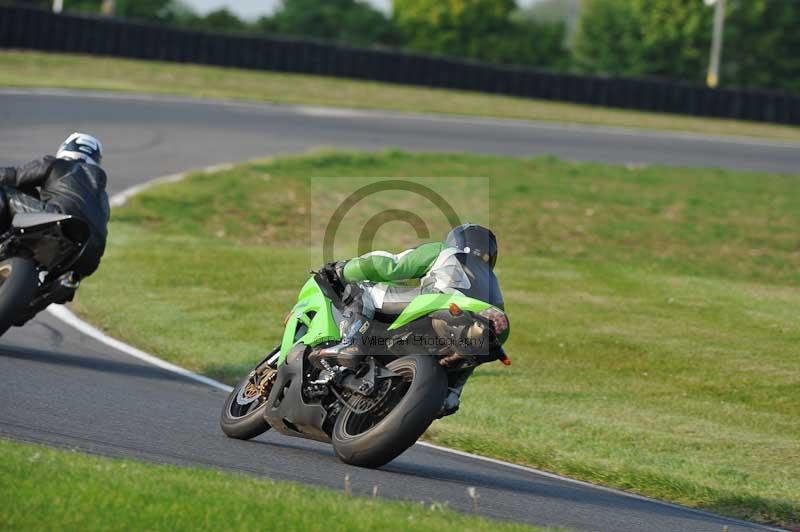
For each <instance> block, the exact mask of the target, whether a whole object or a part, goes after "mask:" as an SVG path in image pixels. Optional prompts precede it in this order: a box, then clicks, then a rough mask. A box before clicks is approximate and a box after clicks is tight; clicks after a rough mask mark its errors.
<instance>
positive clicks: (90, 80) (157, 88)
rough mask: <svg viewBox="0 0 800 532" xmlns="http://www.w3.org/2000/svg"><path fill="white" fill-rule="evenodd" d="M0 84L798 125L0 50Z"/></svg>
mask: <svg viewBox="0 0 800 532" xmlns="http://www.w3.org/2000/svg"><path fill="white" fill-rule="evenodd" d="M0 71H1V72H2V73H3V75H2V78H0V86H4V87H26V88H27V87H44V88H67V89H95V90H112V91H129V92H147V93H158V94H176V95H186V96H197V97H203V98H226V99H227V98H229V99H237V100H255V101H266V102H274V103H281V104H313V105H322V106H334V107H350V108H358V109H389V110H395V111H411V112H428V113H447V114H457V115H476V116H484V117H498V118H515V119H526V120H544V121H556V122H573V123H579V124H591V125H605V126H624V127H637V128H653V129H672V130H679V131H690V132H696V133H709V134H719V135H745V136H755V137H764V138H774V139H788V140H800V128H798V127H790V126H778V125H771V124H763V123H757V122H744V121H736V120H719V119H711V118H695V117H685V116H677V115H666V114H659V113H646V112H638V111H626V110H620V109H611V108H604V107H592V106H586V105H577V104H569V103H559V102H552V101H544V100H529V99H522V98H512V97H507V96H493V95H486V94H479V93H471V92H463V91H448V90H440V89H428V88H417V87H407V86H403V85H391V84H386V83H372V82H366V81H355V80H347V79H337V78H330V77H320V76H305V75H297V74H281V73H274V72H259V71H248V70H236V69H226V68H216V67H206V66H195V65H182V64H176V63H158V62H149V61H135V60H125V59H110V58H101V57H88V56H78V55H67V54H63V55H62V54H58V55H54V54H43V53H36V52H18V51H0Z"/></svg>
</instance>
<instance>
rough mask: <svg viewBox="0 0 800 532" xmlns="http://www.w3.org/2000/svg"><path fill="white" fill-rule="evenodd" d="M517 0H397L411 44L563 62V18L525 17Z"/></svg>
mask: <svg viewBox="0 0 800 532" xmlns="http://www.w3.org/2000/svg"><path fill="white" fill-rule="evenodd" d="M516 10H517V5H516V2H515V1H514V0H394V9H393V14H392V16H393V19H394V21H395V23H396V24H397V26H398V28H399V30H400V31H401V32H402V33H403V36H404V37H405V39H406V42H407V44H408V46H409V47H410V48H412V49H416V50H420V51H423V52H432V53H437V54H444V55H450V56H463V57H471V58H474V59H481V60H484V61H491V62H497V63H509V64H522V65H533V66H547V67H552V66H562V65H563V64H564V63H565V59H566V52H565V50H564V46H563V44H564V36H565V29H564V24H563V22H557V23H546V22H538V21H527V20H520V19H519V18H518V17H516V16H515V14H516Z"/></svg>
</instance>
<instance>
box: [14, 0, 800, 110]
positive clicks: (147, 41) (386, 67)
mask: <svg viewBox="0 0 800 532" xmlns="http://www.w3.org/2000/svg"><path fill="white" fill-rule="evenodd" d="M0 48H22V49H33V50H46V51H53V52H75V53H84V54H97V55H109V56H118V57H130V58H136V59H153V60H161V61H176V62H186V63H199V64H207V65H219V66H226V67H238V68H247V69H259V70H274V71H281V72H299V73H306V74H319V75H324V76H341V77H349V78H359V79H368V80H374V81H387V82H392V83H403V84H408V85H422V86H428V87H447V88H452V89H462V90H469V91H479V92H485V93H493V94H506V95H511V96H521V97H525V98H541V99H545V100H559V101H565V102H576V103H583V104H590V105H604V106H608V107H619V108H624V109H639V110H644V111H659V112H665V113H677V114H685V115H696V116H713V117H724V118H738V119H744V120H756V121H763V122H776V123H782V124H800V97H798V96H792V95H788V94H781V93H775V92H765V91H744V90H731V89H718V90H712V89H708V88H706V87H704V86H702V85H693V84H688V83H678V82H673V81H664V80H653V79H649V80H643V79H621V78H606V77H595V76H577V75H572V74H558V73H553V72H545V71H540V70H533V69H528V68H514V67H502V66H496V65H489V64H485V63H478V62H474V61H463V60H455V59H447V58H442V57H430V56H423V55H418V54H411V53H405V52H400V51H395V50H383V49H374V48H373V49H369V48H353V47H349V46H344V45H340V44H336V43H329V42H319V41H308V40H291V39H280V38H266V37H250V36H238V35H215V34H208V33H201V32H191V31H183V30H179V29H174V28H168V27H164V26H153V25H144V24H137V23H131V22H126V21H121V20H113V19H102V18H93V17H79V16H73V15H54V14H52V13H50V12H48V11H41V10H36V9H28V8H21V7H3V6H0Z"/></svg>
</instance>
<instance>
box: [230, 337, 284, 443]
mask: <svg viewBox="0 0 800 532" xmlns="http://www.w3.org/2000/svg"><path fill="white" fill-rule="evenodd" d="M278 349H279V348H275V350H274V351H273V352H272V353H270V354H269V355H268V356H267V358H265V359H264V360H262V361H261V363H260V364H259V365H258V366H256V369H255V370H253V372H251V373H250V374H249V375H247V377H245V378H244V379H242V381H241V382H239V384H237V385H236V387H235V388H234V389H233V391H232V392H231V393H230V395H228V398H227V399H226V400H225V405H224V406H223V407H222V416H220V420H219V424H220V427H221V428H222V432H224V433H225V435H226V436H228V437H229V438H234V439H236V440H249V439H252V438H255V437H256V436H259V435H261V434H263V433H265V432H266V431H268V430H269V429H270V426H269V423H267V420H266V419H264V412H265V411H266V409H267V401H266V397H263V398H258V397H256V398H255V401H253V403H250V404H241V403H240V401H245V400H249V399H247V398H246V395H247V393H246V388H247V386H248V385H252V384H253V383H254V382H255V380H257V377H256V376H254V373H255V374H256V375H258V374H259V372H260V371H263V368H264V366H265V364H266V362H267V360H269V359H270V358H271V357H272V356H273V355H274V354H275V353H276V352H277V351H278ZM254 379H255V380H254ZM265 395H269V394H265ZM259 401H260V402H259Z"/></svg>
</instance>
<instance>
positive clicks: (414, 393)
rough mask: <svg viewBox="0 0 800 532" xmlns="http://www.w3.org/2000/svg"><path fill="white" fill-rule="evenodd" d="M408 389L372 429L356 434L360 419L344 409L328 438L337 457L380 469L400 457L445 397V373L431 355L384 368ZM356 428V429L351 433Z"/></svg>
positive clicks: (413, 357) (437, 410) (412, 357)
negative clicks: (398, 375)
mask: <svg viewBox="0 0 800 532" xmlns="http://www.w3.org/2000/svg"><path fill="white" fill-rule="evenodd" d="M386 367H387V368H389V369H390V370H392V371H394V372H395V373H399V374H401V375H402V376H403V377H404V379H406V382H407V379H408V378H409V377H410V378H411V383H410V386H409V387H408V390H407V391H406V393H405V395H404V396H403V397H402V399H401V400H400V402H399V403H398V404H397V405H396V406H395V407H394V408H393V409H392V410H391V412H389V413H388V414H387V415H386V417H384V418H383V419H381V420H380V421H379V422H378V423H377V424H376V425H374V426H373V427H371V428H369V429H367V430H365V431H363V432H360V433H357V434H352V433H351V432H359V431H358V428H357V427H358V426H359V420H358V418H357V415H356V414H353V412H352V411H350V410H347V409H344V410H342V412H341V413H340V414H339V417H338V418H337V419H336V423H335V425H334V427H333V433H332V435H331V439H332V441H333V448H334V450H335V451H336V454H337V455H338V456H339V458H340V459H341V460H342V461H343V462H345V463H347V464H351V465H355V466H360V467H370V468H375V467H380V466H382V465H384V464H386V463H388V462H391V461H392V460H394V459H395V458H397V457H398V456H400V455H401V454H402V453H403V452H405V450H406V449H408V448H409V447H411V446H412V445H414V443H416V441H417V439H419V437H420V436H422V434H423V433H424V432H425V431H426V430H427V429H428V427H429V426H430V424H431V423H433V421H434V420H435V419H436V418H437V416H438V415H439V412H440V411H441V409H442V405H443V404H444V400H445V397H446V396H447V373H446V372H445V370H444V368H442V367H441V366H440V365H439V364H438V363H437V360H436V359H435V358H434V357H432V356H426V355H413V356H408V357H403V358H399V359H397V360H393V361H392V362H390V363H389V364H387V366H386ZM354 428H355V430H354Z"/></svg>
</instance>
